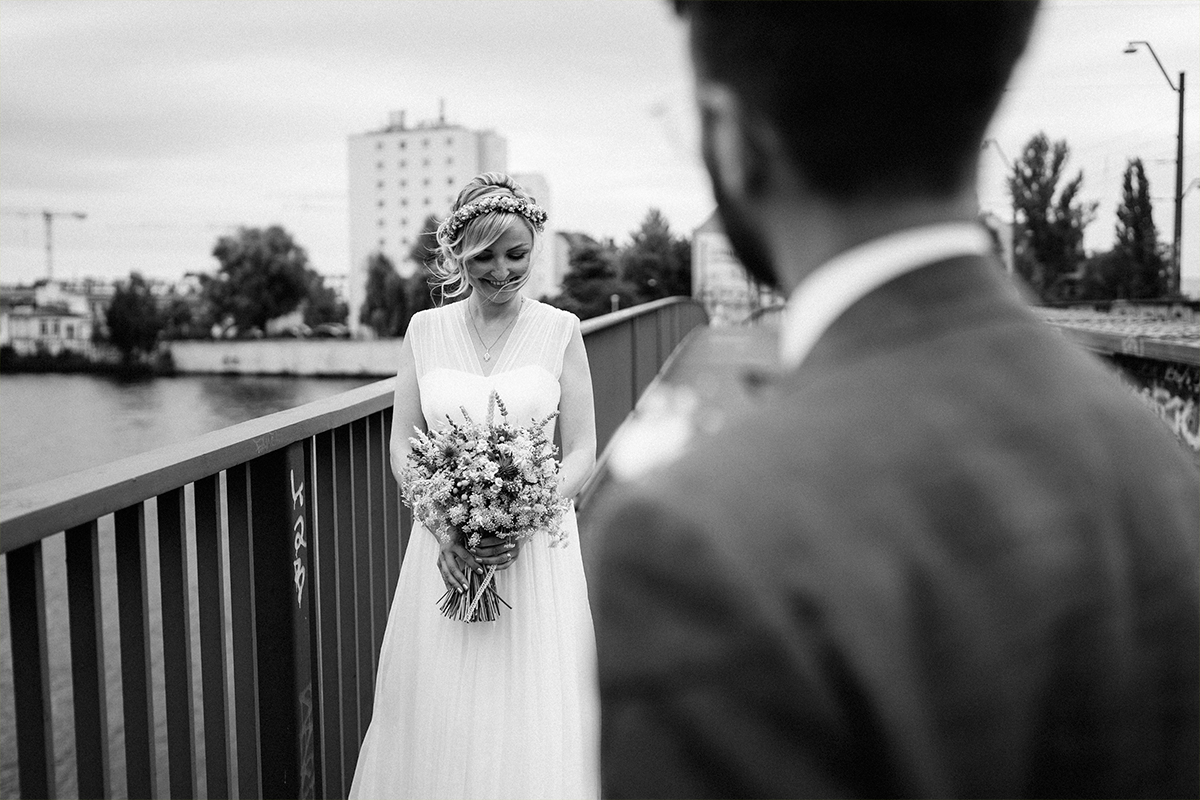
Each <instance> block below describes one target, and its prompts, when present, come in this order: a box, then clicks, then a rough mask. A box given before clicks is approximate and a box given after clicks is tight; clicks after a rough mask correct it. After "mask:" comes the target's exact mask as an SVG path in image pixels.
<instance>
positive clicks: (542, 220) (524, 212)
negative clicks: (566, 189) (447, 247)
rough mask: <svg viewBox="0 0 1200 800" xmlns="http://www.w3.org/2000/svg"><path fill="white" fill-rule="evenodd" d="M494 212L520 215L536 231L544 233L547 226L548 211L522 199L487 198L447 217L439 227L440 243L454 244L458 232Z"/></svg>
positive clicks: (493, 196)
mask: <svg viewBox="0 0 1200 800" xmlns="http://www.w3.org/2000/svg"><path fill="white" fill-rule="evenodd" d="M492 211H504V212H507V213H509V214H520V215H521V216H522V217H524V218H525V219H527V220H529V221H530V223H532V224H533V227H534V230H536V231H537V232H538V233H541V232H542V228H543V226H544V225H545V224H546V209H544V208H542V207H541V206H539V205H537V204H536V203H533V202H530V201H529V200H526V199H524V198H521V197H514V196H512V195H507V194H500V195H492V196H491V197H485V198H483V199H482V200H479V201H476V202H474V203H467V204H466V205H465V206H463V207H462V208H460V209H458V210H457V211H455V212H454V213H453V214H451V215H450V216H448V217H446V220H445V222H443V223H442V224H441V225H439V226H438V232H437V238H438V240H439V241H444V242H452V241H454V237H455V236H457V235H458V232H459V231H461V230H462V229H463V226H464V225H466V224H467V223H468V222H470V221H471V220H473V219H475V218H476V217H478V216H482V215H483V214H488V213H490V212H492Z"/></svg>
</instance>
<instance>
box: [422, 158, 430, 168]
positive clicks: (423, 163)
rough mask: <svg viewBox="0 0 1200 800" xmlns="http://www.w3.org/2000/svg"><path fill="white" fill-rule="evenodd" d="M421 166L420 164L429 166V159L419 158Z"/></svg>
mask: <svg viewBox="0 0 1200 800" xmlns="http://www.w3.org/2000/svg"><path fill="white" fill-rule="evenodd" d="M421 166H422V167H428V166H429V159H428V158H425V159H421Z"/></svg>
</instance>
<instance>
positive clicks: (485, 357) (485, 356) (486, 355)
mask: <svg viewBox="0 0 1200 800" xmlns="http://www.w3.org/2000/svg"><path fill="white" fill-rule="evenodd" d="M483 360H484V361H491V360H492V354H491V353H489V352H487V351H486V350H485V351H483Z"/></svg>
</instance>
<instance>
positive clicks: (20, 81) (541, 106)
mask: <svg viewBox="0 0 1200 800" xmlns="http://www.w3.org/2000/svg"><path fill="white" fill-rule="evenodd" d="M1197 31H1200V0H1058V2H1050V3H1047V4H1046V5H1045V7H1044V9H1043V12H1042V16H1041V19H1040V21H1039V24H1038V27H1037V29H1036V31H1035V35H1034V39H1033V42H1032V44H1031V47H1030V51H1029V53H1028V54H1027V56H1026V59H1025V61H1024V62H1023V63H1022V65H1021V66H1020V67H1019V70H1018V73H1017V76H1016V78H1015V80H1014V82H1013V85H1012V88H1011V89H1010V91H1009V92H1008V94H1007V95H1006V98H1005V101H1004V104H1003V106H1002V108H1001V112H1000V115H999V116H998V118H997V120H996V122H995V123H994V125H993V129H992V131H991V132H990V134H989V136H991V137H994V138H995V139H996V140H997V141H998V142H999V144H1000V148H1001V149H1002V150H1003V151H1004V153H1005V154H1006V155H1007V157H1008V158H1010V159H1011V158H1015V157H1016V156H1017V155H1018V154H1019V152H1020V150H1021V146H1022V144H1023V143H1024V142H1025V141H1026V140H1028V139H1029V137H1030V136H1032V135H1033V134H1034V133H1036V132H1037V131H1039V130H1044V131H1045V132H1046V133H1047V134H1048V135H1049V136H1050V137H1051V138H1053V139H1065V140H1067V142H1068V144H1069V145H1070V146H1071V152H1072V158H1071V161H1070V162H1069V168H1070V170H1071V172H1072V174H1073V173H1074V171H1076V170H1078V169H1082V170H1083V172H1084V184H1083V196H1084V197H1085V198H1087V199H1092V200H1097V201H1099V202H1100V209H1099V216H1098V218H1097V220H1096V221H1095V222H1094V223H1092V225H1091V227H1090V228H1089V229H1088V236H1087V241H1086V243H1087V245H1088V247H1089V248H1091V249H1107V247H1109V246H1110V245H1111V242H1112V238H1113V224H1114V210H1115V207H1116V205H1117V203H1118V202H1119V200H1120V191H1121V186H1120V184H1121V175H1122V172H1123V170H1124V168H1125V164H1126V161H1127V159H1128V158H1130V157H1133V156H1140V157H1141V158H1142V159H1143V160H1145V162H1146V164H1147V168H1148V171H1149V176H1150V180H1151V188H1152V193H1153V194H1154V195H1155V197H1157V198H1160V199H1159V200H1158V202H1157V203H1156V206H1155V218H1156V221H1157V222H1158V225H1159V230H1160V236H1161V237H1162V239H1163V240H1164V241H1170V237H1171V230H1172V220H1173V217H1172V202H1171V197H1172V193H1173V190H1174V156H1175V129H1176V119H1177V95H1176V94H1175V93H1174V92H1172V91H1171V89H1170V87H1169V86H1168V85H1167V82H1166V80H1165V79H1164V77H1163V75H1162V73H1161V72H1160V71H1159V69H1158V67H1157V66H1156V65H1155V63H1154V59H1153V58H1151V56H1150V54H1149V53H1148V52H1145V51H1144V50H1143V51H1142V52H1140V53H1137V54H1133V55H1124V54H1122V50H1123V49H1124V47H1125V45H1126V42H1127V41H1129V40H1131V39H1143V40H1147V41H1149V42H1151V44H1153V46H1154V50H1155V51H1156V52H1157V54H1158V57H1159V59H1161V61H1162V63H1163V65H1164V67H1165V68H1166V69H1167V71H1168V72H1169V73H1170V75H1171V79H1172V80H1173V81H1175V82H1176V83H1177V82H1178V73H1179V71H1181V70H1184V71H1186V72H1187V73H1188V74H1189V75H1190V76H1192V88H1191V91H1190V92H1188V93H1187V95H1186V100H1187V103H1186V114H1185V118H1186V121H1185V142H1187V143H1188V146H1187V148H1186V153H1185V157H1184V163H1185V167H1184V181H1185V185H1186V184H1187V183H1188V182H1189V181H1191V180H1192V179H1193V178H1196V177H1197V176H1198V175H1200V161H1198V160H1197V157H1198V155H1200V153H1197V148H1196V147H1195V144H1196V142H1197V141H1200V36H1197ZM689 81H690V77H689V74H688V65H687V60H686V56H685V52H684V46H683V30H682V26H681V25H680V23H679V22H678V21H677V20H676V19H675V18H674V17H673V15H672V13H671V11H670V8H669V5H668V4H667V3H665V2H663V1H662V0H487V1H486V2H483V1H481V0H434V1H433V2H422V1H420V0H385V1H383V2H363V1H362V0H334V1H333V2H323V1H322V0H300V1H299V2H291V1H289V0H238V2H226V1H225V0H135V1H134V2H101V1H100V0H88V1H87V2H84V0H42V1H41V2H23V1H21V0H0V203H2V205H3V208H4V209H5V211H6V212H10V211H12V210H21V209H31V210H36V211H40V209H42V208H49V209H52V210H56V211H66V212H72V211H82V212H86V213H87V215H88V217H87V219H86V220H84V221H78V220H75V219H70V218H63V219H59V220H56V222H55V226H54V245H55V259H54V262H55V274H56V276H60V277H73V276H79V277H82V276H86V275H95V276H101V277H116V276H124V275H127V274H128V273H129V272H130V271H131V270H140V271H142V272H144V273H146V274H148V275H152V276H158V277H164V278H172V277H178V276H181V275H182V274H183V273H185V272H187V271H196V270H203V271H208V270H212V269H214V268H215V261H214V260H213V258H212V256H211V250H212V246H213V244H214V242H215V240H216V238H217V237H218V236H220V235H221V234H222V233H223V232H225V231H227V230H231V229H233V228H234V227H236V226H238V225H250V226H257V225H268V224H272V223H279V224H282V225H284V226H285V227H286V228H288V229H289V230H290V231H291V232H292V233H293V234H294V236H295V237H296V239H297V240H298V241H299V242H300V244H301V245H303V246H304V247H305V248H306V249H307V250H308V253H309V256H310V259H311V260H312V262H313V265H314V266H315V267H316V268H317V269H319V270H320V271H322V272H325V273H328V274H338V273H344V272H345V271H346V270H347V267H348V263H347V262H348V259H349V244H348V233H347V232H348V220H347V204H346V180H347V177H346V143H347V137H348V136H349V135H350V134H354V133H360V132H363V131H366V130H371V129H375V128H378V127H381V126H382V125H383V124H384V123H386V121H387V118H388V113H389V112H390V111H392V110H399V109H405V110H406V111H407V113H408V120H409V122H410V123H412V122H415V121H416V120H419V119H425V118H432V117H434V116H436V114H437V110H438V101H439V98H445V101H446V106H447V117H448V118H449V120H450V121H451V122H454V123H459V124H462V125H465V126H467V127H470V128H493V129H495V130H496V131H497V132H499V133H500V134H502V135H503V136H505V137H506V138H507V140H508V151H509V168H510V170H511V171H514V172H541V173H543V174H544V175H545V176H546V178H547V180H548V182H549V184H550V190H551V203H550V204H551V212H552V214H553V215H554V222H555V225H556V226H557V227H558V228H560V229H568V230H581V231H585V232H588V233H591V234H594V235H597V236H612V237H613V238H615V239H617V240H618V241H622V240H624V239H626V238H627V236H628V233H629V231H630V230H631V229H633V228H634V227H635V226H636V225H637V224H638V222H639V221H640V220H641V218H642V217H643V216H644V215H645V213H646V211H647V209H649V208H651V207H657V208H659V209H661V210H662V211H663V212H664V213H665V214H666V216H667V218H668V219H669V220H670V222H671V224H672V226H673V227H674V228H675V229H676V230H679V231H681V232H690V230H691V229H692V228H693V227H694V226H696V225H698V224H699V223H700V222H702V221H703V219H704V218H705V217H706V216H707V214H708V213H709V212H710V211H711V209H712V205H713V203H712V199H711V195H710V192H709V188H708V183H707V179H706V178H705V176H704V174H703V170H702V167H701V165H700V162H699V159H698V156H697V154H696V144H695V140H696V136H695V121H694V115H693V111H692V107H691V101H690V94H689V86H690V84H689ZM982 156H983V161H982V165H983V168H982V171H981V176H980V184H979V196H980V202H981V204H982V206H983V207H984V208H985V209H987V210H992V211H994V212H997V213H999V214H1001V215H1002V216H1003V215H1008V214H1009V211H1008V208H1009V201H1008V198H1007V195H1006V192H1005V189H1004V166H1003V164H1002V161H1001V158H1000V155H999V153H998V152H996V151H995V150H993V149H990V148H989V150H987V151H985V152H984V153H982ZM1197 198H1200V190H1197V189H1193V190H1192V191H1191V192H1190V193H1189V194H1188V195H1187V197H1186V199H1185V206H1184V220H1185V234H1184V277H1185V281H1188V280H1189V279H1191V280H1200V225H1198V224H1197V219H1196V203H1197ZM44 273H45V251H44V232H43V227H42V221H41V218H40V215H39V216H36V217H20V216H14V215H12V214H11V213H6V214H5V215H4V216H3V217H2V218H0V281H3V282H4V283H13V282H17V281H29V280H32V279H35V278H37V277H40V276H42V275H44Z"/></svg>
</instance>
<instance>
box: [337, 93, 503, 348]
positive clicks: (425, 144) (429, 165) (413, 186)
mask: <svg viewBox="0 0 1200 800" xmlns="http://www.w3.org/2000/svg"><path fill="white" fill-rule="evenodd" d="M404 116H405V115H404V112H403V111H396V112H393V113H392V114H391V115H390V119H389V122H388V125H387V127H385V128H383V129H381V130H378V131H370V132H367V133H359V134H354V135H352V136H350V137H349V148H348V149H349V159H348V160H349V176H350V186H349V206H350V272H349V276H348V280H347V287H346V289H347V291H346V295H347V302H348V304H349V306H350V326H351V329H352V330H355V331H357V330H358V328H359V323H358V314H359V310H360V309H361V308H362V304H363V300H364V294H365V291H366V284H367V260H368V259H369V258H370V256H371V255H372V254H374V253H383V254H384V255H386V256H387V257H388V259H390V260H391V262H392V263H393V264H395V265H396V269H397V271H398V272H400V274H401V275H411V274H413V273H414V272H415V271H416V270H417V268H418V265H417V264H416V263H415V262H413V261H411V260H409V253H410V252H411V250H412V248H413V245H414V244H415V243H416V241H417V237H418V236H419V235H420V233H421V228H422V226H423V225H424V223H425V220H426V218H427V217H429V215H430V214H432V215H434V216H436V217H438V218H439V219H443V218H445V216H446V214H447V213H449V211H450V206H451V205H453V203H454V198H455V197H456V196H457V195H458V190H459V189H461V188H462V186H463V184H465V183H466V182H467V181H468V180H470V179H471V178H473V177H474V176H475V175H478V174H479V173H481V172H491V171H496V172H505V171H506V170H507V169H508V143H507V142H506V141H505V139H504V137H502V136H500V135H499V134H497V133H496V132H495V131H490V130H482V131H472V130H468V129H466V128H464V127H462V126H461V125H450V124H447V123H446V120H445V114H444V112H443V113H442V114H440V115H439V117H438V119H436V120H432V121H422V122H418V123H417V124H416V125H415V126H414V127H409V126H408V125H406V124H405V120H404Z"/></svg>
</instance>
